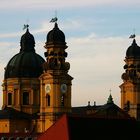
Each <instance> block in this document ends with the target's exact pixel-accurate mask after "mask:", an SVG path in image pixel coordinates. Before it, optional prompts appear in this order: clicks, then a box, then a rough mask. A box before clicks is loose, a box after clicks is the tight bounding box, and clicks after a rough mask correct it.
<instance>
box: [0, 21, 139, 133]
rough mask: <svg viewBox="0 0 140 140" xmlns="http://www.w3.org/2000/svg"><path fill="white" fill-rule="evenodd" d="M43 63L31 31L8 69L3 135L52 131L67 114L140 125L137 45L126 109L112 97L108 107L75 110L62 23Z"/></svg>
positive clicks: (124, 90)
mask: <svg viewBox="0 0 140 140" xmlns="http://www.w3.org/2000/svg"><path fill="white" fill-rule="evenodd" d="M44 47H45V49H46V50H45V53H44V55H45V58H46V60H44V59H43V58H42V57H41V56H40V55H39V54H37V53H36V51H35V40H34V36H33V35H32V34H31V33H30V32H29V29H28V26H27V30H26V32H25V34H24V35H22V37H21V41H20V51H19V53H17V54H16V55H14V56H13V57H12V58H11V59H10V61H9V62H8V64H7V66H6V68H5V75H4V80H3V84H2V87H3V106H2V110H0V134H4V133H5V134H10V133H11V134H13V133H14V134H18V133H19V134H24V133H26V135H27V134H34V135H38V134H40V133H43V132H45V131H46V130H47V129H48V128H50V127H51V126H52V125H53V124H54V123H55V122H56V121H57V120H58V119H59V118H60V117H61V116H62V115H63V114H71V115H74V116H85V117H93V118H94V117H95V118H107V119H110V118H111V119H114V118H115V119H121V120H123V119H127V120H129V119H132V118H135V119H137V120H139V117H140V113H139V104H140V85H139V83H140V78H139V72H140V71H139V65H140V50H139V47H138V46H137V44H136V42H135V40H134V41H133V43H132V45H131V46H130V47H129V48H128V50H127V53H126V59H125V62H126V65H125V66H124V69H125V73H124V74H123V75H122V79H123V84H122V85H121V86H120V88H121V108H119V107H118V106H117V105H115V104H114V102H113V98H112V96H111V95H110V96H109V98H108V101H107V103H106V104H105V105H100V106H97V105H94V106H91V105H90V104H88V106H81V107H72V106H71V88H72V80H73V77H71V76H70V75H69V74H68V71H69V69H70V64H69V62H67V61H66V57H67V55H68V54H67V52H66V49H67V47H68V46H67V45H66V41H65V34H64V33H63V32H62V31H61V30H60V29H59V27H58V24H57V22H55V24H54V28H53V29H52V30H51V31H50V32H49V33H48V35H47V40H46V43H45V46H44Z"/></svg>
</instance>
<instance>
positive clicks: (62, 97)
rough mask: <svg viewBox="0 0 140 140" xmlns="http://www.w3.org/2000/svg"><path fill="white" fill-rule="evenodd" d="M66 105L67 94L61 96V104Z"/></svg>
mask: <svg viewBox="0 0 140 140" xmlns="http://www.w3.org/2000/svg"><path fill="white" fill-rule="evenodd" d="M64 105H65V96H64V94H63V95H62V96H61V106H64Z"/></svg>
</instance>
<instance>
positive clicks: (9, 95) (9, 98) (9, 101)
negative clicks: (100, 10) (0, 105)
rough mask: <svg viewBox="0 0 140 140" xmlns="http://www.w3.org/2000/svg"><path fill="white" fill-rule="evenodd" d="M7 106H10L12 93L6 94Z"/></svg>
mask: <svg viewBox="0 0 140 140" xmlns="http://www.w3.org/2000/svg"><path fill="white" fill-rule="evenodd" d="M8 105H12V93H8Z"/></svg>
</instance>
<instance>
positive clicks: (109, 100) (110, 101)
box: [107, 94, 114, 104]
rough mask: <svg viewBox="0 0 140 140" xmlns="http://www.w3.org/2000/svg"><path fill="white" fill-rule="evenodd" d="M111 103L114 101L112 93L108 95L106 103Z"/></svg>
mask: <svg viewBox="0 0 140 140" xmlns="http://www.w3.org/2000/svg"><path fill="white" fill-rule="evenodd" d="M112 103H114V102H113V98H112V95H111V94H110V95H109V97H108V100H107V104H112Z"/></svg>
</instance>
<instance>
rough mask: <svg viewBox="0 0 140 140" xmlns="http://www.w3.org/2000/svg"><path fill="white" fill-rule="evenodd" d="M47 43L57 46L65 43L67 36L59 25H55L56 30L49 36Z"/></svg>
mask: <svg viewBox="0 0 140 140" xmlns="http://www.w3.org/2000/svg"><path fill="white" fill-rule="evenodd" d="M47 43H48V44H51V43H52V44H55V43H57V44H58V43H65V35H64V33H63V32H62V31H61V30H60V29H59V28H58V24H57V23H55V25H54V28H53V29H52V30H51V31H50V32H49V33H48V35H47Z"/></svg>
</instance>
